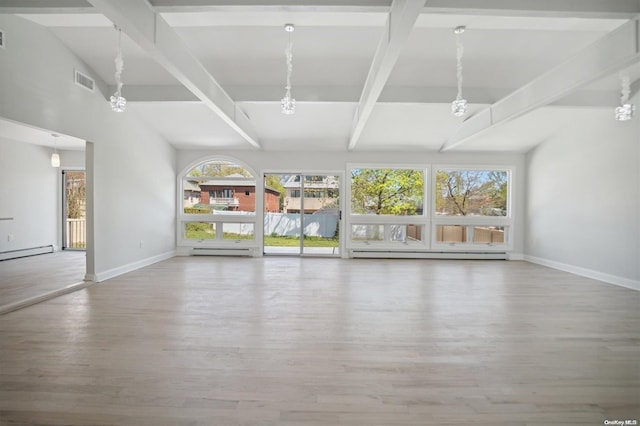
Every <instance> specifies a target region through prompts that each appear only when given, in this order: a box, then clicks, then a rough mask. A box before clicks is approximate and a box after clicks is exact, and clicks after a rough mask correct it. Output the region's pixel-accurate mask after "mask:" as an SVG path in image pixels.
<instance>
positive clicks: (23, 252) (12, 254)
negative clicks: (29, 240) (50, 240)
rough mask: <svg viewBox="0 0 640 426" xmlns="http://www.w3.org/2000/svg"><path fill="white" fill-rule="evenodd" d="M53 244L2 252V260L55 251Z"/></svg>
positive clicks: (0, 254) (0, 256)
mask: <svg viewBox="0 0 640 426" xmlns="http://www.w3.org/2000/svg"><path fill="white" fill-rule="evenodd" d="M53 252H54V250H53V246H52V245H50V246H39V247H30V248H26V249H20V250H10V251H3V252H0V260H9V259H17V258H19V257H27V256H35V255H37V254H46V253H53Z"/></svg>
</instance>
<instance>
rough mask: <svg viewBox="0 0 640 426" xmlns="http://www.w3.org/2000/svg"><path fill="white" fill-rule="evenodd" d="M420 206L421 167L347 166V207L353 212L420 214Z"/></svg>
mask: <svg viewBox="0 0 640 426" xmlns="http://www.w3.org/2000/svg"><path fill="white" fill-rule="evenodd" d="M423 209H424V171H423V170H412V169H352V170H351V211H352V212H353V213H354V214H376V215H396V216H412V215H421V214H422V213H423Z"/></svg>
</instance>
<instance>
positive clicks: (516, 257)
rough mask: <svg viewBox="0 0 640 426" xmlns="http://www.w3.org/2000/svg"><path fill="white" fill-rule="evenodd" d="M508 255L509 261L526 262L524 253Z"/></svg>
mask: <svg viewBox="0 0 640 426" xmlns="http://www.w3.org/2000/svg"><path fill="white" fill-rule="evenodd" d="M507 255H508V256H509V260H524V254H523V253H511V252H509V253H507Z"/></svg>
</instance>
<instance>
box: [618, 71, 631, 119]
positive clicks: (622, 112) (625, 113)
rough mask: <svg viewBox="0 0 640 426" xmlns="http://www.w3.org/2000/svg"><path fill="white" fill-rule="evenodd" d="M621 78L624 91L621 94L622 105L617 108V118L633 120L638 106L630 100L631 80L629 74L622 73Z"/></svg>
mask: <svg viewBox="0 0 640 426" xmlns="http://www.w3.org/2000/svg"><path fill="white" fill-rule="evenodd" d="M620 80H621V83H622V91H621V95H620V106H619V107H617V108H616V110H615V111H616V115H615V117H616V120H618V121H627V120H631V118H632V117H633V113H634V112H635V109H636V107H635V106H634V105H633V104H632V103H631V102H629V96H630V95H631V81H630V80H629V76H628V75H627V74H624V73H621V74H620Z"/></svg>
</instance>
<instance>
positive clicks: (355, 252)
mask: <svg viewBox="0 0 640 426" xmlns="http://www.w3.org/2000/svg"><path fill="white" fill-rule="evenodd" d="M349 254H350V256H351V257H352V258H382V259H462V260H464V259H471V260H506V259H507V258H508V254H507V253H505V252H504V251H502V252H495V253H491V252H475V253H474V252H462V251H458V252H449V253H446V252H436V251H419V250H414V251H391V250H371V249H369V250H363V249H355V248H353V249H350V250H349Z"/></svg>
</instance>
